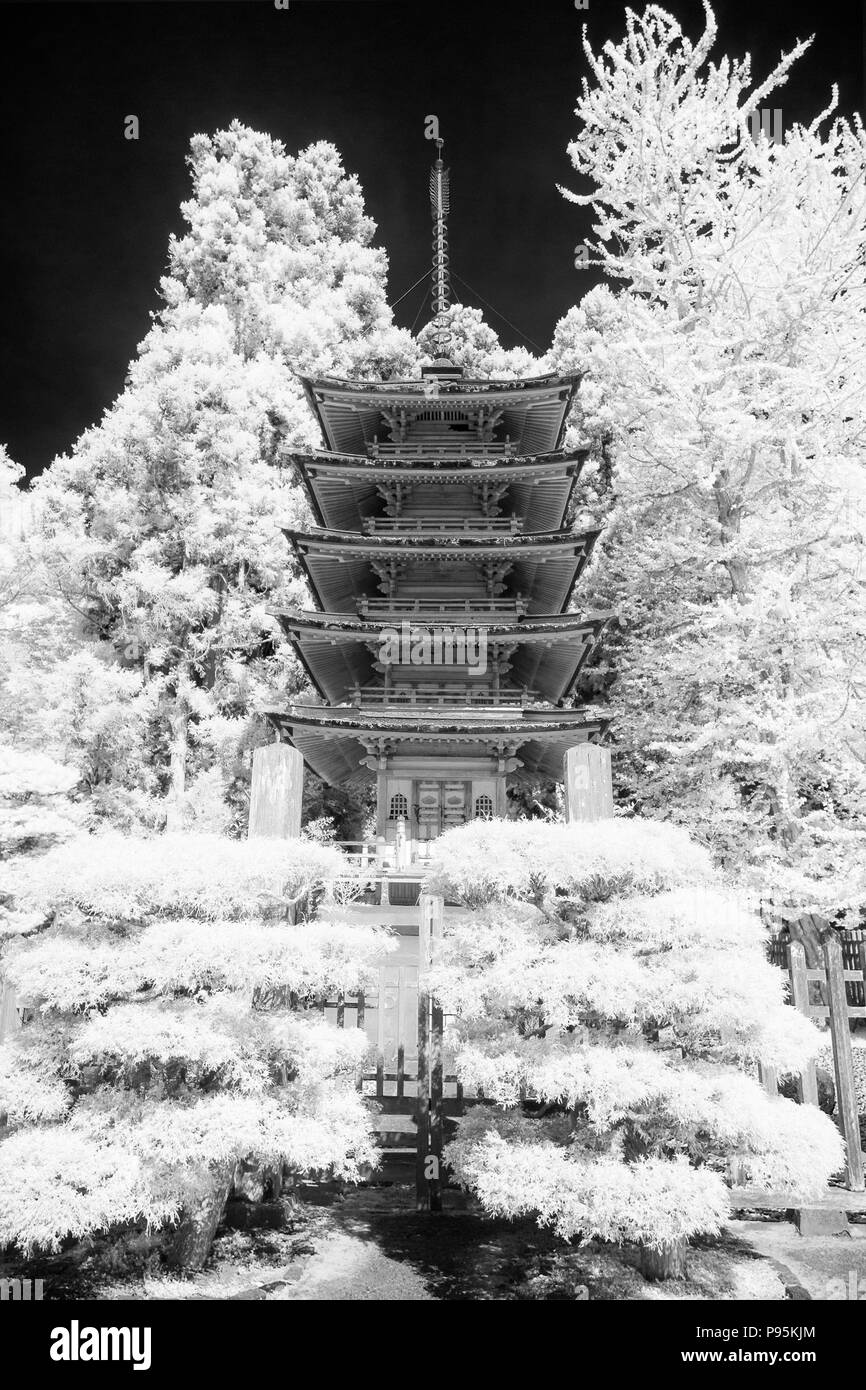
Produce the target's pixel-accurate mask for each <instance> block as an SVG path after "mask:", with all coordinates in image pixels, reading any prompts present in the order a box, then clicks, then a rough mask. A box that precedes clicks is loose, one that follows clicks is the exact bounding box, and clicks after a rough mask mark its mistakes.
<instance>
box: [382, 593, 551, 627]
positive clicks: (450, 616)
mask: <svg viewBox="0 0 866 1390" xmlns="http://www.w3.org/2000/svg"><path fill="white" fill-rule="evenodd" d="M526 609H527V603H526V600H525V599H523V598H520V597H518V598H489V599H488V598H474V599H472V598H465V599H464V598H452V599H440V598H361V599H358V612H359V613H361V614H362V615H363V616H364V617H368V616H369V617H375V618H381V617H384V616H385V615H387V616H389V617H390V616H392V615H393V616H395V617H401V618H408V617H413V616H414V617H417V618H419V619H422V618H423V619H424V620H425V621H427V622H430V621H433V620H434V619H437V618H441V619H443V621H449V622H451V621H453V620H454V619H455V618H467V619H469V620H471V621H477V620H478V619H480V618H500V617H504V618H505V619H506V620H507V619H509V618H512V619H513V618H522V617H523V615H524V614H525V613H526Z"/></svg>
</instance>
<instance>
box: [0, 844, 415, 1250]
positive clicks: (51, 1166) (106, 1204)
mask: <svg viewBox="0 0 866 1390" xmlns="http://www.w3.org/2000/svg"><path fill="white" fill-rule="evenodd" d="M33 862H35V863H36V865H37V866H36V868H33V869H31V868H29V867H28V865H29V863H30V861H26V860H22V861H20V866H19V870H18V873H17V875H16V876H15V878H14V879H13V880H12V888H13V891H14V895H15V904H16V908H17V909H18V911H17V914H16V915H15V917H14V919H13V918H12V917H10V918H9V919H7V922H6V925H5V938H6V939H5V949H4V950H3V955H2V962H3V968H4V970H5V972H6V975H7V977H8V979H9V980H11V982H12V984H13V985H14V987H15V989H16V991H17V993H18V997H19V1002H20V1003H23V1004H26V1005H27V1006H28V1007H29V1008H31V1009H32V1010H34V1011H35V1017H34V1019H33V1021H32V1022H30V1023H28V1024H27V1025H26V1027H24V1028H23V1029H22V1030H21V1031H20V1032H19V1033H18V1034H17V1035H15V1036H14V1037H13V1038H11V1039H10V1040H8V1041H7V1042H6V1043H5V1044H4V1045H3V1046H2V1047H0V1109H2V1110H3V1111H5V1112H6V1116H7V1119H8V1127H7V1129H6V1130H5V1132H4V1137H3V1139H2V1142H0V1244H5V1243H13V1242H14V1243H15V1244H17V1245H18V1246H20V1247H21V1248H22V1249H23V1250H25V1251H26V1250H30V1249H32V1248H33V1247H38V1248H42V1249H52V1248H57V1246H58V1245H59V1244H60V1243H61V1242H62V1241H63V1240H64V1239H65V1238H68V1237H78V1238H81V1237H88V1236H91V1235H93V1234H95V1233H98V1232H105V1231H107V1230H109V1229H110V1228H112V1227H117V1226H123V1225H126V1224H128V1223H131V1222H140V1223H146V1224H147V1225H149V1226H161V1225H163V1224H164V1223H170V1222H173V1221H177V1220H178V1219H180V1227H179V1231H178V1233H177V1235H176V1237H175V1250H174V1254H175V1256H176V1257H177V1258H178V1259H180V1260H182V1261H183V1262H185V1263H188V1264H189V1263H191V1264H197V1263H200V1262H201V1260H202V1259H203V1258H204V1257H205V1255H206V1253H207V1248H208V1245H209V1240H210V1238H211V1237H212V1235H213V1230H214V1227H215V1224H216V1220H217V1219H218V1217H219V1213H220V1210H221V1208H222V1203H223V1201H224V1199H225V1197H226V1194H227V1192H228V1190H229V1186H230V1184H231V1180H232V1175H233V1172H234V1170H235V1167H236V1165H237V1164H238V1163H239V1162H240V1161H241V1160H242V1159H248V1160H252V1161H257V1162H259V1163H267V1164H272V1165H275V1166H278V1167H279V1166H280V1165H287V1166H288V1167H289V1168H290V1169H291V1170H292V1171H294V1172H296V1173H300V1172H308V1171H310V1170H325V1171H331V1172H333V1173H335V1174H339V1175H341V1176H344V1177H347V1178H350V1179H351V1178H353V1177H357V1175H358V1171H359V1165H361V1164H367V1163H373V1162H375V1151H374V1148H373V1145H372V1140H371V1135H370V1131H369V1116H368V1113H367V1111H366V1109H365V1108H364V1105H363V1102H362V1100H361V1097H360V1095H359V1093H358V1091H357V1089H356V1085H355V1082H356V1077H357V1072H358V1068H359V1066H360V1064H361V1061H362V1058H363V1053H364V1050H365V1047H366V1039H365V1037H364V1035H363V1033H362V1032H359V1031H358V1030H354V1029H350V1030H345V1031H343V1030H339V1029H336V1028H333V1027H331V1026H330V1025H327V1024H326V1023H325V1022H324V1020H323V1018H322V1016H321V1014H320V1012H319V1008H320V1006H321V1005H322V1004H323V1003H324V1002H325V1000H326V999H328V998H331V997H333V996H334V995H335V994H336V993H339V992H340V991H349V992H351V991H353V990H355V989H357V988H359V987H363V985H364V984H365V982H366V981H367V979H368V976H369V974H370V967H371V962H372V961H373V959H374V958H376V957H378V956H380V955H381V953H382V951H383V950H387V949H388V946H387V941H386V940H385V934H384V932H383V931H382V930H381V929H380V928H377V927H372V926H371V927H366V926H351V925H348V924H346V923H345V922H342V921H341V920H340V915H339V910H338V908H336V907H335V906H334V904H333V902H331V904H330V906H329V905H328V902H327V900H326V901H325V903H324V904H322V905H321V906H319V904H320V901H321V899H322V895H323V892H324V890H325V888H326V886H327V884H328V883H329V882H330V881H331V880H332V879H333V878H334V877H335V876H336V875H337V874H338V873H339V872H340V871H341V868H342V867H343V865H342V860H341V856H340V855H339V854H338V853H337V852H336V851H334V850H331V849H326V848H323V847H321V846H317V845H313V844H311V843H309V842H302V841H294V842H279V841H268V840H252V841H243V842H238V841H230V840H225V839H220V838H219V837H216V836H196V835H186V836H178V837H172V836H160V837H157V838H154V839H151V840H145V841H142V840H135V839H131V838H123V837H121V836H119V835H116V834H113V833H111V834H106V835H103V836H91V837H89V838H88V839H87V840H82V839H79V841H78V842H77V843H75V844H74V845H73V846H70V847H60V848H58V849H55V850H53V851H50V852H49V853H48V854H46V855H44V856H42V857H41V858H40V859H39V860H38V861H33ZM317 907H319V911H318V914H316V908H317ZM177 1243H179V1245H180V1249H179V1250H178V1249H177V1248H176V1247H177Z"/></svg>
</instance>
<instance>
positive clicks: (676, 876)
mask: <svg viewBox="0 0 866 1390" xmlns="http://www.w3.org/2000/svg"><path fill="white" fill-rule="evenodd" d="M436 850H437V863H436V865H435V866H434V869H433V875H434V877H433V880H432V882H433V886H434V887H435V888H436V889H437V890H438V891H441V892H443V893H444V894H445V895H446V896H447V897H448V898H449V899H450V900H452V901H457V902H460V903H462V904H463V905H464V907H465V908H466V909H468V910H467V912H466V913H465V915H464V916H462V917H455V919H454V920H453V921H449V924H448V931H447V932H446V933H445V935H444V938H443V940H442V944H441V947H440V948H438V949H439V951H440V955H439V958H438V961H436V962H435V963H434V969H433V974H432V979H431V987H432V988H433V989H434V990H435V992H436V994H437V997H438V999H439V1001H440V1002H441V1004H442V1007H443V1008H444V1010H445V1013H446V1015H450V1016H451V1017H452V1021H453V1031H452V1038H451V1044H452V1045H453V1046H454V1048H455V1054H456V1068H457V1073H458V1076H459V1077H460V1080H461V1081H462V1083H463V1085H464V1087H466V1088H470V1087H474V1088H476V1089H477V1091H478V1092H479V1093H480V1095H481V1097H482V1098H483V1101H484V1102H485V1103H483V1104H478V1105H476V1106H475V1107H474V1108H473V1109H472V1110H471V1112H470V1113H469V1115H468V1116H467V1117H466V1118H465V1119H463V1120H461V1121H460V1123H459V1126H458V1132H457V1137H456V1139H455V1140H454V1141H453V1142H452V1143H451V1144H450V1145H448V1146H447V1148H446V1154H445V1157H446V1160H447V1162H448V1163H449V1164H450V1165H451V1167H452V1169H453V1171H454V1173H455V1175H456V1177H457V1179H458V1180H459V1181H460V1182H461V1183H462V1184H463V1185H465V1186H466V1187H468V1188H470V1189H471V1190H472V1191H474V1192H475V1193H476V1195H477V1196H478V1198H479V1199H480V1201H481V1203H482V1205H483V1206H484V1208H485V1209H486V1211H487V1212H488V1213H489V1214H491V1215H504V1216H507V1217H516V1216H524V1215H535V1216H536V1217H537V1219H538V1221H539V1222H540V1223H541V1224H543V1225H549V1226H552V1227H553V1228H554V1230H555V1231H556V1232H557V1233H558V1234H559V1235H561V1236H562V1237H564V1238H565V1239H567V1240H571V1239H576V1238H585V1239H590V1238H594V1237H595V1238H599V1239H601V1240H605V1241H614V1242H624V1241H629V1242H638V1243H639V1244H641V1245H643V1246H644V1247H645V1248H646V1249H647V1250H649V1251H652V1250H656V1251H659V1250H663V1249H667V1248H669V1247H676V1245H677V1243H678V1242H679V1243H681V1242H683V1241H684V1240H685V1239H687V1238H688V1237H689V1236H692V1235H695V1234H697V1233H698V1232H715V1231H718V1229H719V1227H720V1224H721V1223H722V1222H723V1221H724V1219H725V1218H726V1216H727V1215H728V1211H729V1200H728V1195H727V1190H726V1187H725V1177H726V1174H727V1173H728V1171H729V1167H730V1166H731V1165H735V1166H736V1169H737V1172H738V1175H739V1177H740V1179H741V1180H744V1181H746V1182H749V1183H750V1184H753V1185H755V1186H758V1187H765V1188H773V1189H775V1190H776V1191H791V1192H798V1193H800V1194H802V1195H807V1196H808V1195H810V1194H812V1193H814V1192H818V1191H820V1189H821V1187H822V1186H823V1185H824V1184H826V1182H827V1179H828V1178H829V1176H830V1175H831V1174H832V1173H833V1172H834V1171H836V1170H838V1168H839V1167H840V1165H841V1141H840V1137H839V1134H838V1131H837V1130H836V1128H835V1126H834V1125H833V1123H832V1121H830V1120H829V1119H828V1118H827V1117H826V1116H825V1115H824V1114H823V1113H822V1112H821V1111H820V1110H818V1108H817V1107H812V1106H807V1105H802V1106H800V1105H796V1104H795V1103H794V1102H793V1101H789V1100H784V1099H782V1098H781V1097H774V1098H772V1099H771V1098H770V1096H769V1095H768V1094H767V1093H766V1092H765V1091H764V1090H762V1088H761V1086H760V1085H759V1083H758V1080H757V1079H756V1077H755V1076H754V1075H753V1074H750V1073H753V1072H754V1070H755V1064H756V1063H758V1062H763V1063H766V1064H769V1065H770V1066H775V1067H776V1068H778V1070H779V1072H780V1073H790V1072H793V1071H799V1070H800V1069H802V1067H803V1065H804V1063H805V1062H806V1060H807V1059H808V1058H809V1057H813V1056H815V1055H816V1054H817V1052H818V1050H819V1048H820V1047H821V1043H822V1036H821V1034H820V1033H819V1032H818V1030H817V1029H816V1028H815V1027H814V1026H813V1025H812V1024H811V1023H810V1022H809V1021H808V1020H807V1019H806V1018H805V1017H804V1016H803V1015H802V1014H799V1013H798V1012H797V1011H796V1010H795V1009H793V1008H790V1007H788V1006H787V1005H786V1004H785V1003H784V1002H783V996H784V982H783V976H782V974H781V972H780V971H779V970H777V969H775V967H773V966H771V965H770V964H769V963H768V962H767V960H766V955H765V949H764V947H765V940H764V932H763V929H762V926H761V923H760V921H759V919H758V918H756V917H755V916H753V915H752V914H750V913H749V912H748V911H746V910H745V909H744V908H742V907H741V906H740V905H739V904H738V903H737V902H736V901H735V900H734V899H733V898H732V897H731V895H730V894H728V893H726V892H725V891H724V890H723V889H722V887H721V885H720V884H719V882H718V880H717V878H716V874H715V872H714V870H713V868H712V866H711V861H710V858H709V855H708V854H707V852H706V850H704V849H702V848H701V847H700V846H698V845H697V844H696V843H695V842H694V841H692V840H690V839H689V837H688V836H687V835H686V833H685V832H684V831H683V830H682V829H680V828H678V827H675V826H662V825H659V824H657V823H655V822H652V821H642V820H639V819H626V818H622V819H620V818H617V819H615V820H612V821H611V820H609V821H603V822H599V823H598V824H595V825H593V824H582V825H579V826H564V825H542V824H540V823H539V822H537V821H533V822H529V823H524V824H522V825H517V824H514V823H510V822H505V821H499V822H496V821H493V822H486V823H481V822H475V823H473V824H472V825H471V826H468V827H461V828H460V829H457V830H452V831H448V832H447V833H446V834H445V835H443V836H441V837H440V839H439V840H438V841H437V845H436Z"/></svg>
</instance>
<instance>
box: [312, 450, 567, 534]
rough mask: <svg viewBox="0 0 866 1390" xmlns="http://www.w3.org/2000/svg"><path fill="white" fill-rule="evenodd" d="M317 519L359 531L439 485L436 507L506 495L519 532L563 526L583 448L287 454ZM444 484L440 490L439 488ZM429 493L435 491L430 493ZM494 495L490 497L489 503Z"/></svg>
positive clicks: (454, 507) (337, 527)
mask: <svg viewBox="0 0 866 1390" xmlns="http://www.w3.org/2000/svg"><path fill="white" fill-rule="evenodd" d="M286 457H287V458H288V459H289V460H291V462H292V463H293V464H294V465H295V467H296V468H297V470H298V474H299V476H300V478H301V480H302V482H303V484H304V488H305V490H306V493H307V496H308V498H309V500H310V506H311V507H312V510H313V514H314V516H315V518H316V521H317V522H318V524H319V525H320V526H323V527H326V528H330V529H334V530H339V531H346V530H360V529H361V527H362V526H363V525H364V523H365V522H366V521H367V520H368V518H370V517H371V516H374V515H375V514H376V513H377V512H380V511H381V508H382V504H383V501H384V503H385V505H386V508H387V510H388V512H389V514H391V515H393V516H394V517H395V518H398V517H400V516H402V515H403V514H404V513H405V511H406V507H407V503H408V504H409V506H410V507H411V502H412V498H413V496H414V497H415V498H418V497H419V496H420V497H423V498H429V497H430V495H431V494H430V491H429V489H431V488H434V487H435V488H439V489H442V492H441V493H440V497H441V501H440V502H439V507H440V509H441V510H442V511H443V512H446V511H448V510H450V511H456V510H457V509H458V508H459V506H460V503H461V501H462V500H463V498H464V497H466V496H471V495H477V494H483V493H484V491H485V489H486V490H487V492H488V493H489V494H490V495H491V497H492V498H493V499H497V498H501V497H505V496H507V507H508V512H509V514H510V515H512V516H516V517H520V518H521V519H522V521H523V527H524V529H525V530H526V531H553V530H556V528H557V527H559V526H561V525H562V522H563V519H564V517H565V514H566V511H567V509H568V505H569V502H570V500H571V497H572V493H573V490H574V486H575V483H576V481H577V478H578V475H579V473H580V470H581V468H582V466H583V462H584V459H585V457H586V450H580V451H572V452H570V453H566V452H562V451H555V452H553V453H550V454H546V455H542V456H540V457H528V458H527V457H520V458H518V457H508V458H505V457H490V456H486V455H485V456H479V455H478V454H477V453H466V454H465V455H464V456H463V457H457V458H455V457H449V458H438V459H434V458H431V457H427V456H417V455H415V456H413V455H412V454H411V451H410V449H409V447H408V446H407V449H406V451H405V452H404V453H403V454H402V455H401V457H400V458H392V459H383V458H381V457H374V458H361V457H359V456H358V455H356V454H336V453H326V452H324V451H323V452H316V453H291V454H288V455H287V456H286ZM446 489H447V491H446ZM433 495H434V496H435V495H436V494H433ZM497 505H498V504H497V502H496V501H495V500H494V501H493V507H492V508H491V510H495V509H496V507H497Z"/></svg>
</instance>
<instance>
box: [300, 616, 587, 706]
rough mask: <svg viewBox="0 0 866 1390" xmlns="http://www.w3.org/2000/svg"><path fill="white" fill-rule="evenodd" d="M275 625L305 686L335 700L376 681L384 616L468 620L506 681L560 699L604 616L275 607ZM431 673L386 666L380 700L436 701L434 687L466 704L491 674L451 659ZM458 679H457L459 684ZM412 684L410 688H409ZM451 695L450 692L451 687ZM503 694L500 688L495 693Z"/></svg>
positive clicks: (479, 694) (441, 622)
mask: <svg viewBox="0 0 866 1390" xmlns="http://www.w3.org/2000/svg"><path fill="white" fill-rule="evenodd" d="M275 616H276V617H278V619H279V621H280V623H281V625H282V627H283V630H284V631H285V632H286V633H287V634H288V635H289V636H290V637H291V638H292V640H293V643H294V646H295V650H296V651H297V653H298V656H299V657H300V659H301V661H302V662H303V665H304V667H305V669H306V671H307V674H308V675H309V677H310V680H311V681H312V683H313V685H314V686H315V688H316V690H318V692H319V694H320V695H322V697H323V698H324V699H326V700H329V701H332V702H334V703H339V702H340V701H343V700H348V699H352V698H354V699H355V700H356V701H357V702H358V703H360V704H361V705H362V706H363V704H364V703H365V701H367V700H369V698H370V691H369V687H370V686H371V685H374V684H375V683H376V681H377V677H378V683H379V684H380V685H381V672H382V669H383V668H382V666H381V664H380V663H379V660H378V656H379V652H380V650H381V643H382V628H383V626H384V625H385V624H387V623H389V622H390V623H391V624H395V625H397V626H399V625H400V623H401V622H407V623H408V624H410V626H413V627H414V625H415V624H417V623H421V624H422V625H423V628H424V630H426V631H436V630H437V629H440V630H441V629H443V628H447V626H448V624H449V622H451V623H453V622H456V621H458V619H459V621H460V622H462V623H464V624H466V623H472V624H475V625H476V626H478V627H480V628H482V629H483V632H484V635H485V641H486V647H487V651H488V653H489V660H490V662H491V665H492V663H493V661H495V660H496V659H497V658H499V656H500V655H502V656H504V657H505V658H507V680H508V682H509V683H511V684H512V685H513V684H514V683H516V686H517V687H518V688H523V689H524V690H527V691H531V692H534V694H535V695H537V696H540V697H541V698H542V699H544V700H548V701H551V702H554V703H556V702H558V701H561V700H565V699H566V698H567V697H568V696H569V695H570V694H571V692H572V690H573V688H574V685H575V683H576V681H577V678H578V676H579V674H580V670H581V667H582V666H583V663H584V661H585V660H586V658H587V656H588V655H589V653H590V652H591V651H592V649H593V647H594V646H595V644H596V642H597V641H598V638H599V635H600V633H601V631H602V629H603V627H604V625H605V623H606V622H607V618H606V617H594V618H588V619H587V618H582V617H580V616H579V615H578V614H576V613H568V614H562V615H559V616H555V617H544V618H532V617H524V618H520V617H518V618H516V620H514V621H510V622H503V621H490V618H489V616H487V615H485V614H484V612H483V610H482V612H481V613H479V614H473V613H472V611H471V609H468V608H467V609H464V611H463V612H461V613H460V614H458V615H455V616H452V617H451V618H450V619H449V617H448V615H447V614H446V615H444V616H442V615H440V616H434V615H432V614H428V615H426V616H424V617H418V616H417V615H416V616H414V617H412V616H411V615H408V616H407V615H406V614H400V613H394V614H391V615H384V616H383V617H382V618H379V619H378V620H377V621H373V620H370V619H364V618H361V617H354V616H351V615H346V614H341V613H312V612H305V611H298V610H282V611H278V612H277V613H276V615H275ZM436 674H437V675H438V677H439V679H438V681H433V680H432V679H431V673H430V672H429V671H428V670H426V669H419V668H418V667H408V668H407V667H404V666H400V665H394V666H393V667H392V670H391V680H390V685H389V691H388V693H387V697H386V698H387V700H388V701H389V702H391V703H395V704H396V703H398V702H401V701H402V702H403V703H405V702H406V701H407V700H408V699H411V700H412V701H413V702H415V700H417V702H418V703H424V702H425V701H427V702H429V703H430V704H436V703H442V702H443V699H444V698H445V697H443V695H442V694H440V693H439V692H440V691H451V692H453V691H454V690H455V689H462V690H464V691H465V692H466V694H467V697H468V698H467V703H469V702H470V701H471V702H473V703H478V702H480V701H483V700H484V699H485V698H487V696H486V692H487V691H488V690H489V688H490V681H491V676H490V672H489V671H488V672H487V674H486V679H485V680H481V679H480V678H479V677H478V676H477V675H473V674H472V672H471V670H469V669H467V668H465V667H461V666H455V665H452V666H451V667H449V668H448V670H442V669H440V670H439V671H438V672H437V673H436ZM460 682H462V686H461V685H460ZM416 691H417V694H416ZM377 698H378V697H377ZM451 698H452V702H453V698H454V697H453V694H452V697H451ZM496 698H497V699H501V700H504V698H505V696H504V693H501V692H497V696H496Z"/></svg>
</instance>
